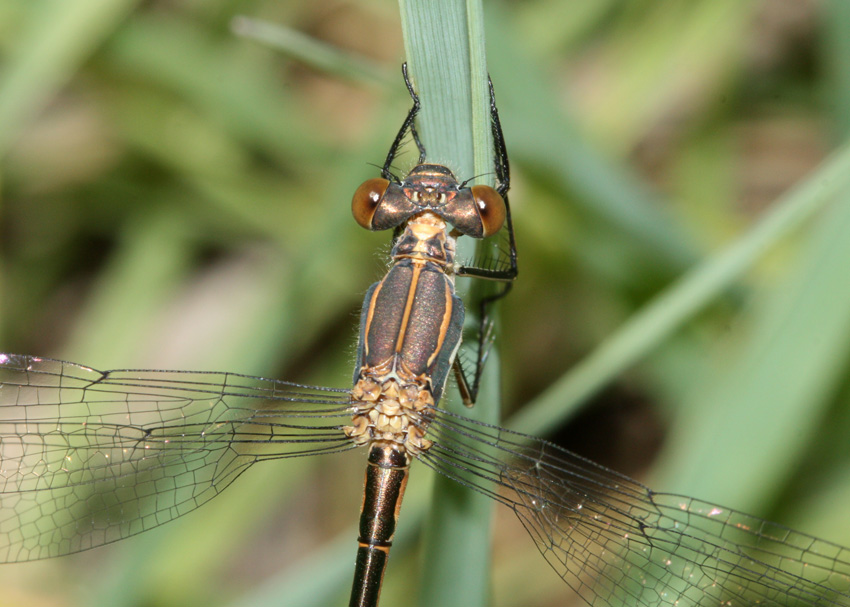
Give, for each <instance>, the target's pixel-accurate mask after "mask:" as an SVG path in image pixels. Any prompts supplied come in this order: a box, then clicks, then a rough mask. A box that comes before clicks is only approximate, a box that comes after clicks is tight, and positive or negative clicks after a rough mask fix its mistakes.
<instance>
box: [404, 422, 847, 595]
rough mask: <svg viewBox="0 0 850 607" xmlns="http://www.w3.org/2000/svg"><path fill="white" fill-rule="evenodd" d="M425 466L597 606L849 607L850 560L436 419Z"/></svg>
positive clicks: (571, 460)
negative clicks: (481, 496) (481, 502)
mask: <svg viewBox="0 0 850 607" xmlns="http://www.w3.org/2000/svg"><path fill="white" fill-rule="evenodd" d="M432 413H433V416H434V419H433V421H432V423H431V427H430V428H429V433H428V435H427V436H428V438H430V439H431V440H433V441H434V444H433V446H432V447H431V448H430V449H429V450H428V451H425V452H423V453H422V454H421V455H420V456H419V459H420V460H421V461H423V462H424V463H425V464H427V465H428V466H430V467H432V468H434V469H436V470H437V471H439V472H441V473H443V474H446V475H448V476H449V477H452V478H454V479H456V480H458V481H459V482H461V483H464V484H466V485H469V486H470V487H472V488H473V489H476V490H478V491H481V492H483V493H485V494H487V495H489V496H491V497H493V498H495V499H497V500H499V501H501V502H502V503H504V504H506V505H507V506H508V507H510V508H512V509H513V510H514V512H515V513H516V515H517V516H518V517H519V518H520V520H521V521H522V523H523V525H525V528H526V529H527V530H528V532H529V533H530V535H531V536H532V538H534V541H535V542H536V543H537V547H538V548H539V549H540V552H541V553H542V554H543V556H544V557H545V558H546V560H547V561H548V562H549V564H550V565H552V567H553V568H554V569H555V571H557V572H558V574H559V575H560V576H561V577H562V578H563V579H564V581H565V582H566V583H567V584H568V585H569V586H570V587H571V588H572V589H573V590H575V592H576V593H577V594H579V595H580V596H581V597H582V598H583V599H584V600H585V601H586V602H587V603H588V604H590V605H593V606H595V607H596V606H603V605H605V606H608V607H615V606H616V607H622V606H623V605H629V606H632V605H640V606H644V605H646V606H649V605H671V606H672V605H675V606H677V607H693V606H703V607H708V606H711V607H719V606H729V607H733V606H738V605H747V606H750V605H759V606H775V607H791V606H804V605H805V606H814V605H818V606H825V605H845V606H850V550H848V549H847V548H843V547H841V546H838V545H836V544H832V543H830V542H827V541H824V540H819V539H817V538H814V537H811V536H808V535H805V534H802V533H798V532H797V531H793V530H791V529H788V528H786V527H783V526H781V525H777V524H774V523H770V522H767V521H764V520H761V519H759V518H756V517H753V516H750V515H747V514H743V513H741V512H736V511H734V510H730V509H728V508H723V507H720V506H716V505H713V504H709V503H706V502H702V501H699V500H695V499H693V498H689V497H683V496H678V495H669V494H660V493H654V492H652V491H651V490H650V489H648V488H647V487H645V486H643V485H641V484H640V483H638V482H636V481H634V480H632V479H630V478H628V477H626V476H623V475H621V474H618V473H616V472H614V471H612V470H608V469H607V468H604V467H602V466H600V465H598V464H595V463H593V462H591V461H589V460H586V459H584V458H581V457H579V456H577V455H575V454H573V453H570V452H569V451H566V450H565V449H561V448H560V447H558V446H556V445H553V444H552V443H549V442H546V441H543V440H541V439H538V438H534V437H531V436H526V435H523V434H517V433H514V432H511V431H509V430H505V429H504V428H498V427H493V426H488V425H486V424H482V423H479V422H476V421H473V420H469V419H466V418H464V417H460V416H455V415H453V414H451V413H448V412H446V411H442V410H434V411H433V412H432Z"/></svg>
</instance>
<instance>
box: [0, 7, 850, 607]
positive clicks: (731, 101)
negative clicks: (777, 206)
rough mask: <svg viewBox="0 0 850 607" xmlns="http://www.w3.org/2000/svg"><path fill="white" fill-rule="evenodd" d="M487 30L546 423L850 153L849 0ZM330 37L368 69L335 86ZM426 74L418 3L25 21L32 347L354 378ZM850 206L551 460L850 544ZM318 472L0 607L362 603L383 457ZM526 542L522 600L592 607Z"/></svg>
mask: <svg viewBox="0 0 850 607" xmlns="http://www.w3.org/2000/svg"><path fill="white" fill-rule="evenodd" d="M72 7H73V8H72ZM487 11H488V13H487V19H488V22H487V26H488V30H487V36H488V40H487V42H488V49H489V57H488V61H489V69H490V73H491V75H492V77H493V80H494V83H495V86H496V91H497V96H498V99H499V106H500V111H501V114H502V119H503V123H504V127H505V132H506V137H507V142H508V147H509V151H510V152H511V161H512V168H513V171H514V184H513V185H514V188H513V190H512V196H511V200H512V203H513V208H514V213H515V223H516V229H517V239H518V246H519V253H520V278H519V280H518V281H517V283H516V286H515V288H514V290H513V292H512V293H511V295H510V297H509V298H508V299H507V300H506V301H505V304H504V305H503V306H502V312H503V314H502V327H501V328H500V331H499V335H500V338H499V347H500V348H501V353H500V355H501V358H502V360H503V368H504V391H505V402H506V405H507V407H508V409H509V410H518V409H520V408H521V407H522V406H523V404H524V403H527V402H529V401H532V400H533V398H534V397H535V396H536V395H538V394H539V393H541V392H542V391H543V390H544V389H545V388H546V387H547V386H550V385H551V384H553V383H554V382H555V381H556V380H558V379H559V378H562V377H569V372H570V369H571V368H572V367H573V366H574V365H576V364H577V363H578V362H580V361H581V360H583V359H584V358H585V357H586V356H587V355H588V354H589V353H591V352H593V351H594V348H595V347H596V346H597V345H598V344H600V343H601V342H603V341H604V340H605V339H606V338H607V337H609V336H611V335H616V331H617V329H618V327H620V326H621V325H623V323H625V322H626V321H627V320H628V319H629V318H631V317H632V316H633V315H634V314H635V312H636V311H638V310H640V309H641V308H642V307H643V306H644V305H645V304H647V302H649V301H651V300H652V298H653V297H654V296H656V295H657V294H658V293H660V292H661V291H662V290H663V289H675V288H676V286H677V285H678V284H680V278H679V277H680V276H681V275H682V273H683V272H684V271H685V270H686V269H687V268H689V267H691V266H692V265H694V264H699V263H702V262H705V260H708V261H709V262H710V261H711V260H712V259H713V258H714V257H715V256H716V255H717V254H718V252H719V251H721V250H723V248H724V247H725V246H727V245H729V244H730V243H734V242H737V241H739V240H740V239H745V238H746V237H747V234H748V233H750V230H751V229H752V227H753V226H754V225H756V224H757V223H758V221H759V219H760V218H761V217H763V216H766V215H767V214H769V213H770V212H771V210H772V209H773V208H774V203H775V201H776V199H777V198H778V197H779V196H780V195H782V194H783V193H785V192H787V191H789V190H790V189H791V188H792V187H793V186H795V184H799V183H800V182H801V181H802V180H804V179H805V178H806V177H807V175H809V174H810V173H811V172H812V171H814V170H816V169H818V168H819V167H821V166H822V165H823V163H824V159H825V158H826V157H827V155H828V154H829V153H830V151H831V150H832V149H834V148H836V147H837V146H838V145H839V144H840V143H841V142H842V140H843V139H844V136H845V134H846V131H847V124H850V118H848V109H847V108H850V99H848V98H847V95H848V91H850V85H848V83H850V69H848V64H847V57H848V54H847V52H846V45H847V37H846V24H847V23H848V21H850V5H848V3H846V2H843V1H842V0H823V1H822V2H816V1H815V0H804V1H802V0H762V1H755V0H751V1H743V2H742V1H741V0H693V1H691V2H686V3H682V2H675V1H673V0H660V1H659V0H652V1H648V0H571V1H570V2H563V1H560V0H533V1H528V2H515V3H506V2H500V3H491V4H489V5H488V6H487ZM239 14H244V15H248V16H250V17H252V18H258V19H264V20H267V21H268V22H271V23H276V24H281V25H284V26H286V27H287V28H289V29H291V30H293V31H295V32H300V33H301V34H304V35H306V36H309V37H310V38H312V39H313V40H310V41H308V42H299V40H300V39H299V38H298V37H297V36H296V37H294V38H293V41H291V45H292V47H291V48H290V49H289V50H288V51H287V52H284V53H281V52H280V51H279V50H272V49H270V48H267V47H264V46H260V45H258V44H256V43H254V42H251V41H248V40H245V39H243V38H239V37H236V36H235V35H234V34H233V33H232V32H231V22H232V19H233V18H234V17H235V16H237V15H239ZM842 28H843V29H842ZM315 41H318V42H321V43H324V44H325V45H326V46H327V47H329V48H335V49H342V50H343V51H345V52H346V53H351V54H356V57H355V58H354V59H353V60H352V61H351V63H346V62H343V61H341V62H340V64H338V65H336V66H334V67H331V66H329V65H328V64H327V61H328V60H329V61H331V63H333V54H331V55H321V58H318V55H317V54H315V53H314V50H315V49H314V48H313V46H312V44H313V43H314V42H315ZM402 53H403V51H402V40H401V29H400V25H399V21H398V7H397V6H396V5H395V4H393V3H391V2H375V1H372V2H362V3H349V2H334V1H330V2H327V1H318V2H313V3H295V2H284V1H272V0H240V1H234V0H148V1H144V2H142V1H138V2H132V1H130V0H77V1H76V2H74V3H67V2H64V1H63V0H39V1H35V2H34V1H32V0H10V1H7V2H3V3H0V57H2V59H0V61H2V63H0V157H2V164H0V188H2V189H0V195H2V199H0V350H3V351H9V352H23V353H32V354H42V355H52V356H60V357H64V358H68V359H71V360H75V361H78V362H81V363H85V364H89V365H92V366H95V367H97V368H113V367H137V366H143V367H170V368H198V369H204V368H208V369H216V370H218V369H222V370H233V371H239V372H243V373H253V374H263V375H269V376H273V377H282V378H286V379H290V380H293V381H312V382H316V383H321V384H327V385H334V386H344V385H346V383H347V381H349V378H350V375H351V368H350V367H351V364H352V360H353V341H354V337H355V334H356V321H357V311H358V308H359V305H360V301H361V297H362V294H363V293H364V291H365V290H366V288H367V287H368V285H369V284H370V283H371V282H372V281H374V280H375V279H376V277H378V276H379V275H380V273H381V271H382V269H383V268H384V266H385V264H386V261H385V254H386V252H387V244H388V237H386V236H384V235H376V234H368V233H366V232H365V231H363V230H360V229H358V228H357V227H356V226H355V224H354V223H353V222H352V221H351V220H350V216H349V211H348V201H349V200H350V195H351V192H352V191H353V190H354V188H355V187H356V186H357V184H359V183H360V182H361V181H362V180H363V179H366V178H368V177H371V176H373V175H375V174H376V169H375V168H374V166H370V163H372V164H376V163H378V164H379V163H381V162H382V160H383V157H384V155H385V153H386V148H387V146H388V145H389V143H390V141H391V140H392V137H393V136H394V133H395V131H396V129H397V128H398V124H399V122H400V120H401V119H402V117H403V115H404V112H405V111H406V109H407V105H408V100H407V98H406V91H405V90H404V87H403V86H402V84H401V79H400V77H399V78H395V77H394V76H390V77H389V78H388V77H387V76H386V74H391V75H394V74H396V73H397V70H398V66H399V64H400V63H401V61H402V60H403V56H402ZM311 57H312V58H311ZM328 57H331V59H328ZM323 61H325V63H323ZM364 66H366V67H364ZM329 72H330V73H332V74H333V75H330V74H329ZM346 74H347V77H346V78H340V75H346ZM370 74H373V75H371V76H370ZM413 159H414V155H413V154H412V153H408V154H407V156H406V157H405V160H409V161H411V162H412V161H413ZM847 198H848V195H847V194H846V193H845V194H844V195H843V196H839V197H838V201H839V202H841V203H843V204H836V205H833V206H832V207H829V208H825V209H824V210H823V211H822V212H821V213H820V214H819V215H818V216H817V217H815V218H813V219H812V220H811V221H809V222H808V223H806V224H805V225H804V226H803V228H802V229H800V230H797V231H796V232H794V233H793V235H792V236H790V237H788V238H783V239H781V240H779V241H778V242H775V243H772V244H773V245H774V246H773V247H772V248H771V250H770V253H769V254H768V255H766V256H764V257H763V258H761V259H760V260H759V262H758V263H757V264H756V265H755V266H754V267H752V268H751V269H750V270H749V271H748V272H746V273H745V274H744V275H742V276H740V278H739V280H738V281H737V282H736V284H735V285H734V286H733V287H732V288H730V289H724V290H722V291H719V292H716V293H715V292H710V293H708V294H706V295H704V300H703V301H701V302H700V303H701V304H702V305H701V306H700V309H701V312H700V313H699V314H698V315H697V316H696V318H694V319H693V320H691V321H690V322H688V323H687V324H686V326H685V327H683V328H682V329H681V330H679V331H677V332H676V333H675V335H673V336H672V337H670V338H667V337H666V335H664V334H661V333H658V334H650V335H649V343H651V344H652V348H651V353H650V354H649V355H648V356H645V357H644V358H642V359H641V360H640V361H639V362H638V363H637V364H634V365H630V367H629V369H628V371H626V372H625V373H619V374H617V375H616V376H614V377H608V378H604V379H605V382H604V384H602V383H600V385H599V386H598V387H604V390H602V391H601V392H599V393H598V394H597V396H596V397H595V398H594V399H593V400H592V401H590V402H586V403H584V404H585V405H586V406H585V407H584V409H583V410H582V412H581V413H580V414H579V415H577V416H576V417H574V418H573V420H572V422H571V423H570V424H569V425H567V426H565V427H564V428H562V429H560V431H559V430H558V428H555V427H551V428H549V432H550V433H551V434H552V436H553V437H556V438H557V439H558V440H559V441H561V442H562V444H564V445H565V446H567V447H569V448H573V449H575V450H579V451H581V452H582V453H585V454H588V455H589V456H591V457H593V458H595V459H597V460H599V461H602V462H603V463H606V464H607V465H610V466H612V467H614V468H616V469H618V470H622V471H624V472H627V473H629V474H632V475H637V476H638V477H639V478H646V477H652V478H653V479H654V482H653V486H654V487H656V488H658V489H659V490H673V491H676V490H679V491H685V492H689V493H693V494H695V495H698V496H699V497H702V498H706V499H709V500H712V501H716V502H718V503H721V504H728V505H730V506H733V507H736V508H739V509H745V510H751V511H753V512H757V513H759V514H761V515H764V516H769V517H771V518H775V519H778V520H781V521H783V522H787V523H789V524H791V525H793V526H795V527H797V528H799V529H801V530H803V531H808V532H812V533H814V534H816V535H820V536H823V537H826V538H828V539H832V540H834V541H839V542H843V543H844V544H850V521H848V518H847V516H846V506H843V504H846V503H847V499H848V497H850V447H848V445H850V441H848V440H847V437H848V436H849V435H850V397H849V396H848V381H847V380H848V377H850V375H848V348H847V344H850V305H848V304H850V301H848V300H849V299H850V297H849V296H850V294H848V289H850V281H848V280H847V277H846V275H847V270H846V268H847V267H848V264H850V259H849V258H850V251H848V250H847V249H848V246H847V243H848V242H850V239H848V238H846V234H847V233H848V229H850V220H848V218H847V215H848V211H847V209H846V208H844V207H846V206H847V204H846V202H847ZM481 405H482V406H483V405H484V403H482V404H481ZM313 459H314V458H308V459H307V460H305V461H304V462H287V463H284V464H281V465H275V464H267V465H263V466H260V467H258V468H259V469H257V470H252V471H251V472H249V473H247V474H246V475H245V476H244V477H243V478H242V479H240V480H239V481H238V482H237V483H236V484H235V485H234V487H233V488H232V489H230V490H228V491H226V492H225V493H224V494H223V495H222V496H221V497H219V498H217V499H216V500H214V501H213V502H212V503H211V504H209V505H208V506H205V507H204V508H202V509H201V510H199V511H198V512H197V513H194V514H192V515H190V516H187V517H185V519H184V520H180V521H178V522H176V523H173V524H170V525H167V526H165V527H164V528H160V529H157V530H155V531H152V532H150V533H148V534H145V535H143V536H140V537H138V538H135V539H131V540H127V541H125V542H122V543H120V544H118V545H116V546H113V547H110V548H105V549H101V550H95V551H91V552H90V553H86V554H82V555H78V556H75V557H69V558H66V559H57V560H53V561H45V562H38V563H32V564H25V565H15V566H4V567H2V568H0V580H2V586H0V587H2V588H3V590H2V591H0V605H5V604H9V605H13V604H14V605H50V606H54V605H57V606H58V605H98V604H102V605H110V606H111V607H114V606H117V605H157V606H170V605H200V604H204V605H228V604H240V605H246V606H247V605H264V604H268V605H287V604H298V605H307V604H316V605H325V604H342V603H343V602H344V600H345V599H343V598H341V597H343V596H344V595H345V593H346V591H347V587H348V585H349V584H350V577H351V565H352V563H353V556H354V535H353V532H352V531H351V526H352V524H353V522H354V520H355V513H356V510H357V508H356V506H355V504H358V503H359V497H358V494H359V486H358V485H359V483H360V481H361V478H362V458H358V457H356V456H353V457H329V458H325V461H312V460H313ZM651 464H654V467H650V465H651ZM317 473H321V474H317ZM427 476H428V475H427V474H426V472H425V471H424V470H420V469H419V468H415V469H414V481H415V482H413V483H411V489H410V491H411V493H412V494H411V495H410V496H409V497H408V498H407V499H406V503H405V512H404V515H403V517H402V523H401V529H400V534H401V535H402V536H403V538H404V539H403V541H402V542H401V544H402V546H400V547H399V548H400V549H399V550H397V551H395V552H394V557H393V564H392V565H391V567H390V571H389V574H388V576H387V584H388V587H387V589H386V591H385V597H384V599H385V604H387V605H392V604H403V602H404V599H403V598H399V597H406V596H408V595H409V588H408V584H410V583H411V582H410V580H411V579H415V575H416V569H417V567H416V554H415V548H413V547H414V546H415V543H414V542H412V541H408V539H412V538H411V536H412V535H413V533H414V525H413V521H414V520H415V519H416V518H417V517H416V516H415V513H416V512H419V511H420V510H421V504H422V500H421V499H420V498H421V497H422V496H424V494H425V493H426V487H424V486H423V485H426V484H427V483H425V482H420V479H421V480H424V479H425V477H427ZM316 479H318V480H316ZM341 479H348V480H341ZM405 521H410V522H408V523H405ZM497 527H498V533H497V534H496V541H497V546H496V555H495V574H494V579H495V580H496V583H495V589H494V600H495V603H496V604H499V605H512V604H524V605H527V604H539V605H549V604H552V605H555V604H563V600H562V599H561V597H562V596H563V595H564V594H565V593H566V589H565V588H563V584H562V582H561V581H560V580H559V579H558V578H557V577H556V576H554V575H553V574H552V572H551V571H550V570H549V569H548V567H546V566H545V565H544V563H543V560H542V559H541V558H540V556H539V555H538V554H537V553H536V550H535V549H534V548H533V545H532V543H531V542H530V541H528V538H527V537H525V532H524V531H523V530H521V528H520V527H519V525H517V522H516V521H514V520H513V518H512V516H511V515H510V513H507V512H500V513H499V514H498V517H497ZM405 546H410V548H411V549H407V550H405ZM296 592H298V593H302V594H303V596H304V598H302V596H301V595H296V594H294V593H296ZM296 596H297V598H296ZM311 601H312V602H311Z"/></svg>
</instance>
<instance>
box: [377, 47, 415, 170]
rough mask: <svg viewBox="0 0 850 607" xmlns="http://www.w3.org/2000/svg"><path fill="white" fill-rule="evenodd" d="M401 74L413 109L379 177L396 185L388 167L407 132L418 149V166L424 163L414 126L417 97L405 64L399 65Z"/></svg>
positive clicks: (400, 130) (397, 136)
mask: <svg viewBox="0 0 850 607" xmlns="http://www.w3.org/2000/svg"><path fill="white" fill-rule="evenodd" d="M401 73H402V76H404V84H406V85H407V90H408V92H409V93H410V98H411V99H413V107H411V108H410V111H409V112H408V113H407V118H405V119H404V122H403V123H402V124H401V128H400V129H399V131H398V135H396V136H395V140H394V141H393V144H392V146H390V151H389V153H388V154H387V160H386V161H385V162H384V166H383V168H382V169H381V177H383V178H384V179H387V180H389V181H393V182H395V183H398V182H399V179H398V177H396V176H395V175H393V174H392V171H390V165H392V163H393V160H395V157H396V154H398V149H399V148H400V147H401V144H402V142H403V141H404V136H405V135H406V134H407V131H408V130H410V134H411V136H412V137H413V141H414V142H415V143H416V147H417V148H418V149H419V164H422V163H423V162H425V146H423V145H422V141H420V139H419V133H417V132H416V125H415V124H414V121H415V120H416V116H417V114H419V109H420V104H419V95H417V94H416V91H415V90H413V84H412V83H411V82H410V75H409V74H408V72H407V63H406V62H405V63H402V64H401Z"/></svg>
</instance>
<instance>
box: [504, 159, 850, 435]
mask: <svg viewBox="0 0 850 607" xmlns="http://www.w3.org/2000/svg"><path fill="white" fill-rule="evenodd" d="M848 187H850V146H845V147H843V148H841V149H840V150H839V151H838V152H836V153H835V154H834V155H833V156H832V159H831V160H829V161H826V162H824V164H823V165H822V166H821V168H820V169H818V170H817V171H816V173H815V174H814V175H812V176H811V177H810V178H809V179H807V180H806V181H805V182H804V183H802V184H801V185H799V186H798V187H796V188H794V189H793V190H792V191H791V192H790V193H789V194H788V195H786V196H783V197H782V199H780V201H779V202H778V203H777V204H776V205H775V206H774V207H773V208H772V209H771V210H770V211H769V212H768V214H767V215H766V216H765V217H764V219H762V221H761V222H760V223H759V224H758V225H756V227H754V228H753V229H752V230H751V231H750V232H749V233H748V234H746V235H745V236H744V237H743V238H741V239H740V240H738V241H737V242H735V243H734V244H732V245H731V246H729V247H727V248H726V249H725V250H723V251H722V252H721V253H719V254H717V255H715V256H713V257H711V258H710V259H708V260H707V261H705V262H703V263H701V264H699V265H698V266H696V267H695V268H693V269H692V270H691V271H689V272H688V273H686V274H685V275H684V276H683V277H682V278H681V279H680V280H678V281H677V282H676V283H675V284H673V285H672V286H671V287H669V288H668V289H667V290H665V291H664V292H662V293H661V294H660V295H658V296H657V297H655V299H653V300H652V301H651V302H650V303H649V304H647V305H646V306H644V307H643V308H642V309H641V310H639V311H638V312H636V313H635V314H634V315H632V317H631V318H630V319H629V320H628V321H627V322H626V323H625V324H624V325H623V326H622V327H621V328H620V329H619V330H618V331H616V332H615V333H614V334H612V335H611V337H609V338H608V339H606V340H605V341H604V342H603V343H602V344H600V346H599V347H598V348H597V349H596V350H595V351H594V352H592V353H591V354H590V355H589V356H587V357H586V358H585V359H584V360H583V361H581V362H580V363H579V364H578V365H576V366H575V367H574V368H573V369H572V370H571V371H570V372H569V373H567V374H566V375H564V376H563V378H562V379H561V380H559V381H558V382H556V383H555V384H553V385H552V386H551V387H550V388H549V389H548V390H546V391H545V392H544V393H543V394H542V395H540V396H539V397H538V398H536V399H535V400H534V401H533V402H532V403H530V404H529V405H528V406H527V407H526V408H524V409H523V410H522V412H521V413H519V414H518V415H516V416H515V417H514V418H512V419H511V423H510V427H511V428H512V429H514V430H518V431H521V432H527V433H529V434H540V433H544V432H545V431H546V430H547V429H551V428H554V427H557V426H558V425H559V424H560V423H562V422H563V421H564V419H566V418H567V417H568V416H569V415H571V414H572V413H573V412H574V411H575V410H576V409H577V407H578V406H579V405H580V404H581V403H583V402H584V401H586V400H587V399H588V398H590V397H591V396H593V395H594V394H596V393H597V392H598V391H599V390H601V389H602V388H603V387H604V386H606V385H608V384H609V383H610V382H611V381H612V380H613V379H614V378H615V377H617V376H618V375H619V374H620V373H622V372H623V371H625V370H626V369H628V368H629V367H631V366H632V365H634V364H635V363H636V362H638V361H639V360H640V359H641V358H642V357H644V356H646V355H647V354H648V353H649V352H651V351H652V350H653V348H655V347H656V346H658V345H659V344H660V343H661V342H662V341H663V340H664V339H666V338H667V337H668V336H669V335H670V334H671V333H673V331H675V330H676V329H678V328H679V327H681V326H682V324H683V323H685V322H686V321H687V320H689V319H690V318H692V317H693V316H694V314H696V313H697V312H699V311H700V310H702V309H703V308H704V307H705V306H706V305H708V304H709V303H711V302H712V301H714V300H715V299H716V298H717V297H718V296H719V295H720V294H722V293H723V292H724V291H725V290H726V289H728V288H730V287H731V286H732V285H733V283H734V282H735V280H736V279H738V278H739V277H740V276H741V274H742V273H743V272H745V271H746V270H747V269H749V268H750V267H751V266H752V265H753V263H755V262H756V261H757V260H758V259H759V258H760V257H761V256H762V255H763V254H764V253H765V251H766V250H767V249H769V248H770V247H772V246H773V245H775V244H776V243H777V242H778V241H779V240H781V239H782V238H784V237H785V236H786V235H787V234H788V233H790V232H791V231H792V230H794V229H795V228H797V227H798V226H799V225H800V224H801V223H802V222H804V221H806V220H807V219H809V218H810V217H811V216H812V214H813V213H814V212H816V211H817V210H819V209H821V208H822V207H823V206H824V205H825V204H827V203H829V202H831V201H832V200H833V199H834V197H835V196H836V194H837V193H839V192H842V191H845V190H846V188H848Z"/></svg>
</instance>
